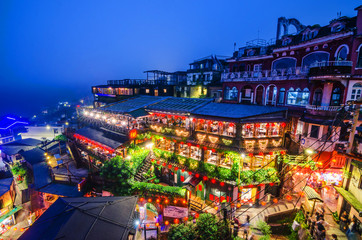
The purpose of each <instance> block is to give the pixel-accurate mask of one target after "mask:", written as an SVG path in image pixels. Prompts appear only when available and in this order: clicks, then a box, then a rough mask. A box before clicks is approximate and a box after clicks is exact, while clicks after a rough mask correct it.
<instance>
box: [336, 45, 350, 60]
mask: <svg viewBox="0 0 362 240" xmlns="http://www.w3.org/2000/svg"><path fill="white" fill-rule="evenodd" d="M347 54H348V49H347V47H346V46H343V47H340V48H339V49H338V50H337V52H336V61H346V60H347Z"/></svg>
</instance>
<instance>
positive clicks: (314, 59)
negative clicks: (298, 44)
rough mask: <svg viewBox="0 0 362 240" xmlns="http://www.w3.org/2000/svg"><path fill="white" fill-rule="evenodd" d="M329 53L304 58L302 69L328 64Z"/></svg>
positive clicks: (313, 54)
mask: <svg viewBox="0 0 362 240" xmlns="http://www.w3.org/2000/svg"><path fill="white" fill-rule="evenodd" d="M328 60H329V53H327V52H314V53H311V54H309V55H307V56H306V57H304V58H303V61H302V67H303V68H305V67H309V66H310V65H312V64H313V63H321V62H328Z"/></svg>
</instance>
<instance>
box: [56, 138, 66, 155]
mask: <svg viewBox="0 0 362 240" xmlns="http://www.w3.org/2000/svg"><path fill="white" fill-rule="evenodd" d="M54 140H55V141H58V143H59V154H62V149H61V148H60V142H66V141H67V140H68V138H67V137H66V136H65V135H63V134H60V135H58V136H55V138H54Z"/></svg>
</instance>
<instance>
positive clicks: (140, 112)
mask: <svg viewBox="0 0 362 240" xmlns="http://www.w3.org/2000/svg"><path fill="white" fill-rule="evenodd" d="M126 115H128V116H131V117H133V118H138V117H144V116H147V115H149V113H148V112H146V110H145V109H144V108H140V109H137V110H135V111H132V112H129V113H127V114H126Z"/></svg>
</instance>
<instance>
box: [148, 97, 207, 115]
mask: <svg viewBox="0 0 362 240" xmlns="http://www.w3.org/2000/svg"><path fill="white" fill-rule="evenodd" d="M211 101H213V99H200V98H179V97H172V98H167V99H165V100H163V101H161V102H158V103H155V104H151V105H149V106H147V109H148V110H151V111H152V110H153V111H170V112H178V113H189V112H191V111H193V110H194V109H197V108H199V107H201V106H203V105H205V104H207V103H210V102H211Z"/></svg>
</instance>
